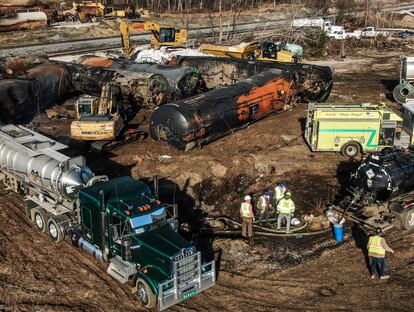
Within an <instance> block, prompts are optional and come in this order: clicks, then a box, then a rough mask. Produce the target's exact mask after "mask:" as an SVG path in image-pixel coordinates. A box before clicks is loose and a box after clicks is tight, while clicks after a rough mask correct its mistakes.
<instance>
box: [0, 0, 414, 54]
mask: <svg viewBox="0 0 414 312" xmlns="http://www.w3.org/2000/svg"><path fill="white" fill-rule="evenodd" d="M413 8H414V3H413V4H407V5H402V6H401V5H400V6H392V7H387V8H383V9H382V11H383V12H392V11H397V10H402V9H413ZM358 13H360V12H354V13H351V14H352V15H356V14H358ZM335 17H336V16H335V15H333V14H332V15H327V16H326V17H325V18H327V19H333V18H335ZM289 23H290V20H289V19H279V20H268V21H259V22H254V23H241V24H237V25H235V27H234V29H233V27H232V26H231V27H230V26H224V27H223V33H224V34H226V33H227V32H228V31H230V32H233V33H236V34H237V33H238V34H241V33H249V32H252V31H263V32H264V31H269V30H272V29H274V27H278V26H286V25H289ZM218 31H219V27H218V26H214V27H200V28H193V29H190V36H189V38H190V39H193V40H197V39H201V38H207V37H211V36H213V33H218ZM130 38H131V41H133V42H136V43H138V44H143V45H144V44H148V43H149V42H150V39H151V34H150V33H142V34H137V35H131V36H130ZM120 47H121V38H120V36H111V37H99V38H87V39H78V40H72V41H59V42H51V43H37V44H29V45H20V46H0V58H4V57H13V56H20V55H36V54H37V55H39V54H48V55H49V56H61V55H71V54H80V53H87V52H94V51H102V50H110V49H117V48H120Z"/></svg>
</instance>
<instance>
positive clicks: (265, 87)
mask: <svg viewBox="0 0 414 312" xmlns="http://www.w3.org/2000/svg"><path fill="white" fill-rule="evenodd" d="M295 94H296V90H295V88H294V84H292V83H291V81H290V80H289V79H287V77H286V73H283V72H282V71H280V70H271V71H267V72H264V73H262V74H259V75H256V76H254V77H252V78H249V79H246V80H244V81H240V82H238V83H235V84H232V85H229V86H225V87H222V88H219V89H215V90H212V91H209V92H206V93H204V94H200V95H197V96H194V97H191V98H188V99H185V100H180V101H177V102H175V103H168V104H165V105H163V106H161V107H159V108H158V109H156V110H155V111H154V112H153V114H152V115H151V120H150V135H151V137H152V138H153V139H154V140H163V141H167V142H168V143H169V144H171V145H173V146H175V147H176V148H179V149H183V150H189V149H191V148H193V147H195V146H201V145H203V144H206V143H209V142H211V141H214V140H216V139H217V138H220V137H223V136H225V135H227V134H228V133H232V132H233V131H234V130H237V129H239V128H241V127H243V126H246V125H248V124H249V123H251V122H255V121H257V120H259V119H261V118H264V117H266V116H268V115H269V114H271V113H273V112H276V111H279V110H282V109H283V107H284V105H285V104H286V103H289V102H290V100H291V99H292V98H293V96H294V95H295Z"/></svg>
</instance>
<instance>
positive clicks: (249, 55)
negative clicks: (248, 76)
mask: <svg viewBox="0 0 414 312" xmlns="http://www.w3.org/2000/svg"><path fill="white" fill-rule="evenodd" d="M200 51H201V52H203V53H207V54H211V55H215V56H220V57H232V58H237V59H255V60H258V61H274V62H294V61H295V57H294V55H293V53H292V52H290V51H287V50H283V49H282V48H280V46H279V45H277V44H275V43H273V42H270V41H265V42H262V43H261V44H260V43H259V42H257V41H253V42H242V43H240V44H238V45H234V44H233V45H229V44H209V43H203V44H202V45H201V46H200Z"/></svg>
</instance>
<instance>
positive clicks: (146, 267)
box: [0, 125, 215, 310]
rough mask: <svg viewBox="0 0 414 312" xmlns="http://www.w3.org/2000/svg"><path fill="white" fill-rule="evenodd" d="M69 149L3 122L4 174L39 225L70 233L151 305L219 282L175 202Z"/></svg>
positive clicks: (55, 233) (0, 174)
mask: <svg viewBox="0 0 414 312" xmlns="http://www.w3.org/2000/svg"><path fill="white" fill-rule="evenodd" d="M65 148H67V146H65V145H63V144H61V143H58V142H56V141H54V140H52V139H50V138H48V137H46V136H43V135H41V134H39V133H36V132H34V131H32V130H30V129H28V128H25V127H23V126H15V125H3V126H0V180H1V181H2V182H3V183H4V185H5V187H6V188H7V189H8V190H11V191H14V192H17V193H19V194H22V195H23V196H24V204H25V205H24V206H25V209H26V214H27V216H28V217H29V218H30V219H31V221H32V222H33V223H34V225H35V227H36V228H37V229H38V230H39V231H41V232H44V233H47V234H48V235H49V236H50V238H51V239H52V241H55V242H61V241H63V240H64V239H65V237H68V238H70V239H71V241H72V243H73V244H74V245H75V246H77V247H79V248H81V249H82V250H84V251H85V252H87V253H89V254H91V255H92V256H93V257H94V258H96V259H97V260H98V261H101V262H103V263H104V264H105V265H106V266H107V273H108V274H109V275H110V276H111V277H113V278H114V279H116V280H117V281H119V282H120V283H122V284H125V283H127V284H128V285H130V286H131V288H132V289H131V290H132V292H134V293H136V294H137V297H138V299H139V300H140V301H141V302H142V304H143V305H144V306H145V307H147V308H155V307H158V309H159V310H164V309H166V308H168V307H170V306H172V305H174V304H176V303H178V302H181V301H183V300H186V299H188V298H190V297H191V296H194V295H196V294H197V293H199V292H201V291H204V290H205V289H207V288H210V287H212V286H213V285H214V284H215V263H214V261H211V262H206V263H204V262H203V261H202V255H201V252H200V251H197V250H196V249H195V247H194V246H192V245H191V244H190V243H189V242H187V241H186V240H185V239H184V238H183V237H182V236H181V235H179V234H178V232H177V228H178V224H177V207H176V206H175V205H167V204H164V203H162V202H160V201H159V200H158V197H157V191H154V193H153V192H152V191H151V189H150V187H149V186H148V185H146V184H145V183H143V182H142V181H138V180H135V179H133V178H131V177H128V176H126V177H119V178H115V179H112V180H109V179H108V178H107V177H106V176H95V175H94V174H93V172H92V171H91V169H89V168H88V167H87V166H86V165H85V160H84V158H83V157H74V158H69V157H67V156H66V155H64V154H62V153H61V152H59V151H61V150H62V149H65ZM155 181H157V180H155ZM154 184H155V185H158V183H154ZM155 185H154V189H155V190H156V189H157V188H158V187H157V186H155Z"/></svg>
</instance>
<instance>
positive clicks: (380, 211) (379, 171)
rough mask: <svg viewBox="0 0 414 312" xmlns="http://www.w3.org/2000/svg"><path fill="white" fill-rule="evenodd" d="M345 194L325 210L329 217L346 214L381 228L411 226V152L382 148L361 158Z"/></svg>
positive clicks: (413, 166)
mask: <svg viewBox="0 0 414 312" xmlns="http://www.w3.org/2000/svg"><path fill="white" fill-rule="evenodd" d="M350 182H351V183H350V185H349V186H347V191H350V192H349V193H350V194H349V195H348V196H345V197H343V198H342V199H341V200H340V201H339V202H338V203H337V204H338V205H332V206H331V207H330V208H329V209H328V213H327V215H328V216H329V218H330V219H331V220H334V221H338V220H339V219H340V218H342V216H345V217H347V218H349V219H350V220H352V221H353V222H355V223H358V224H361V225H362V226H365V227H369V228H381V229H383V230H387V229H390V228H392V227H396V228H399V229H401V228H402V229H407V230H412V229H414V153H413V152H412V151H407V150H399V149H396V150H392V149H390V148H386V149H384V150H383V151H382V152H375V153H371V154H369V155H368V156H367V157H366V158H364V159H363V160H362V162H361V164H360V165H359V167H358V169H357V170H356V172H355V173H354V174H352V175H351V181H350Z"/></svg>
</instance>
